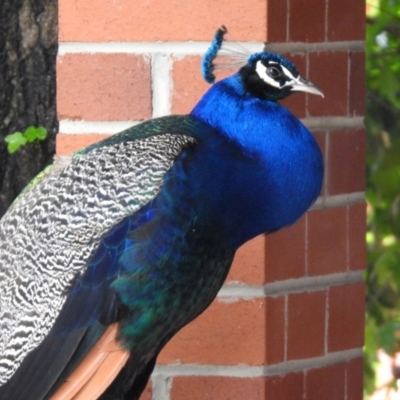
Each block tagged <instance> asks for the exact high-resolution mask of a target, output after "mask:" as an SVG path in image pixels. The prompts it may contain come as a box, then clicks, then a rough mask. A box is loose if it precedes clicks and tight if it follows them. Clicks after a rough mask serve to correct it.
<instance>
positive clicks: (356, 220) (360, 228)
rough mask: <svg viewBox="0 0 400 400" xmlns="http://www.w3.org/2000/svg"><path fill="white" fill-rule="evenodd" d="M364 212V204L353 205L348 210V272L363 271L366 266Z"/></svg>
mask: <svg viewBox="0 0 400 400" xmlns="http://www.w3.org/2000/svg"><path fill="white" fill-rule="evenodd" d="M366 211H367V207H366V204H365V203H362V204H355V205H353V206H350V207H349V208H348V224H349V225H348V241H349V255H348V266H349V269H350V270H359V269H365V268H366V266H367V248H366V243H365V231H366V218H367V216H366Z"/></svg>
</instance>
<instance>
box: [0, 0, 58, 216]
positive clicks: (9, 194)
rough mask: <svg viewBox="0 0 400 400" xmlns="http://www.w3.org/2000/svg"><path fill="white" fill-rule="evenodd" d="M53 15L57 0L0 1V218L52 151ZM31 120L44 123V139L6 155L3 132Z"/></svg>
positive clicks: (22, 126)
mask: <svg viewBox="0 0 400 400" xmlns="http://www.w3.org/2000/svg"><path fill="white" fill-rule="evenodd" d="M57 17H58V15H57V0H1V4H0V217H1V216H2V215H3V214H4V213H5V211H6V210H7V208H8V207H9V205H10V204H11V203H12V201H13V200H14V198H15V197H16V196H17V195H18V194H19V192H20V191H21V190H22V189H23V188H24V187H25V186H26V184H27V183H28V182H29V181H30V180H31V179H32V178H33V177H34V176H35V175H36V174H37V173H38V172H40V171H41V170H42V169H43V168H44V167H45V166H46V165H47V164H49V163H51V162H52V159H53V156H54V150H55V135H56V133H57V131H58V121H57V114H56V70H55V63H56V55H57V49H58V21H57ZM31 125H33V126H44V127H45V128H46V129H47V131H48V138H47V139H46V140H45V141H41V142H35V143H31V144H27V145H25V146H23V147H22V148H20V149H19V150H18V151H17V152H15V153H14V154H12V155H10V154H8V151H7V146H6V143H5V141H4V138H5V136H6V135H8V134H10V133H13V132H15V131H21V132H23V131H24V130H25V129H26V128H27V127H28V126H31Z"/></svg>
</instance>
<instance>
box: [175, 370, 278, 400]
mask: <svg viewBox="0 0 400 400" xmlns="http://www.w3.org/2000/svg"><path fill="white" fill-rule="evenodd" d="M265 395H266V393H265V378H262V377H260V378H232V377H223V376H179V377H176V378H174V380H173V381H172V388H171V392H170V398H171V400H189V399H190V400H223V399H224V400H225V399H227V400H228V399H229V400H243V399H249V400H250V399H251V400H265V399H266V397H265ZM268 399H269V397H268ZM271 400H273V399H272V398H271Z"/></svg>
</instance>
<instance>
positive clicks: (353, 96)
mask: <svg viewBox="0 0 400 400" xmlns="http://www.w3.org/2000/svg"><path fill="white" fill-rule="evenodd" d="M349 57H350V82H349V86H350V87H349V114H350V115H361V116H363V115H365V92H366V83H365V53H364V52H361V51H358V52H350V53H349Z"/></svg>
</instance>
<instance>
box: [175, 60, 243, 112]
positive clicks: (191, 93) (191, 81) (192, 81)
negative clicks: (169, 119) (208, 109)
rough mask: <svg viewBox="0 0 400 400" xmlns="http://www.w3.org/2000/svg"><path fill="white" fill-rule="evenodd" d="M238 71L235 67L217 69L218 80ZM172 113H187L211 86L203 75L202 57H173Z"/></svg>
mask: <svg viewBox="0 0 400 400" xmlns="http://www.w3.org/2000/svg"><path fill="white" fill-rule="evenodd" d="M235 72H237V67H235V68H233V69H226V70H217V71H216V73H215V76H216V81H219V80H221V79H223V78H226V77H227V76H229V75H232V74H234V73H235ZM172 81H173V88H172V99H171V102H172V107H171V110H172V114H187V113H189V112H190V111H191V110H192V109H193V107H194V106H195V105H196V104H197V102H198V101H199V100H200V99H201V97H202V96H203V95H204V93H206V91H207V90H208V89H209V88H210V87H211V85H210V84H209V83H207V82H206V81H205V80H204V79H203V77H202V75H201V57H200V56H188V57H184V58H173V67H172Z"/></svg>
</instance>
